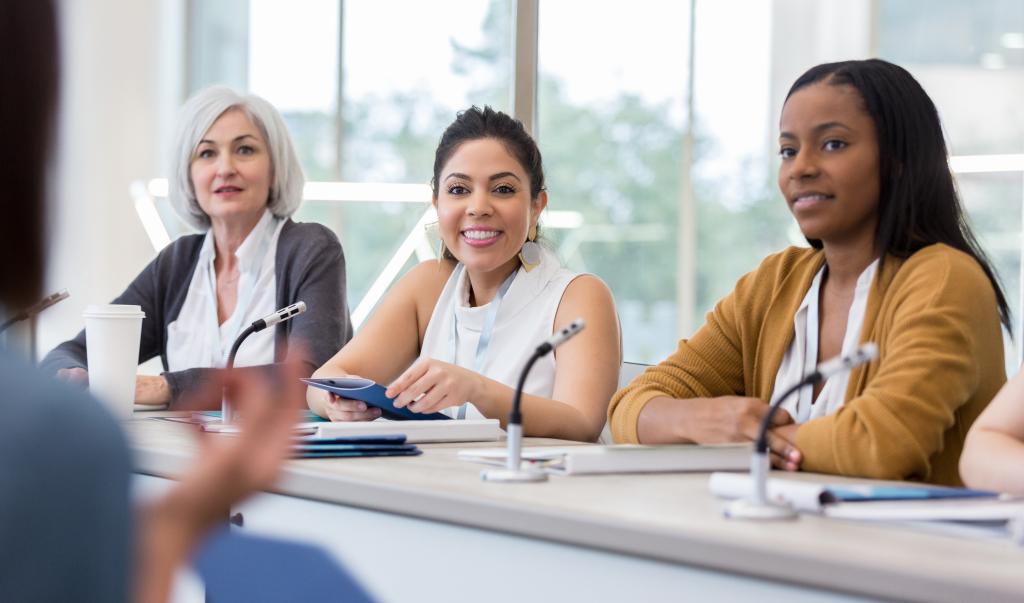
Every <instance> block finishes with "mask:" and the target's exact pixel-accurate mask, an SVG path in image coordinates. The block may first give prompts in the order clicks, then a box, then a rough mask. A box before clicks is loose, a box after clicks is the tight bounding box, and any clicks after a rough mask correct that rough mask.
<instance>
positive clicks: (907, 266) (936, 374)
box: [609, 60, 1009, 484]
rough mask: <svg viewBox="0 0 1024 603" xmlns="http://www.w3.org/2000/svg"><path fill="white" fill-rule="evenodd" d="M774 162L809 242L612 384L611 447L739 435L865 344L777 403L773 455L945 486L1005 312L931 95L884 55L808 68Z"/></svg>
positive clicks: (998, 347)
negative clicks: (637, 371)
mask: <svg viewBox="0 0 1024 603" xmlns="http://www.w3.org/2000/svg"><path fill="white" fill-rule="evenodd" d="M779 154H780V156H781V166H780V168H779V188H780V189H781V191H782V194H783V196H784V197H785V199H786V202H787V204H788V205H789V208H790V210H791V211H792V212H793V215H794V216H795V218H796V220H797V222H798V224H799V226H800V230H801V231H802V232H803V234H804V236H805V237H806V238H807V240H808V241H809V242H810V244H811V247H810V248H795V247H794V248H789V249H786V250H784V251H782V252H780V253H777V254H775V255H772V256H769V257H768V258H766V259H765V260H764V261H763V262H762V263H761V265H760V266H759V267H758V268H757V269H756V270H754V271H753V272H751V273H749V274H747V275H745V276H744V277H743V278H741V279H740V280H739V282H738V283H737V284H736V288H735V289H734V290H733V292H732V293H730V294H729V295H728V296H726V297H725V298H724V299H722V300H721V301H720V302H719V303H718V304H717V305H716V306H715V309H714V310H713V311H712V312H711V313H709V314H708V316H707V322H706V323H705V324H704V326H703V327H701V329H700V330H698V331H697V333H696V334H694V336H693V337H692V338H691V339H688V340H682V341H680V342H679V348H678V350H677V351H676V352H675V353H674V354H673V355H672V356H671V357H669V358H668V359H667V360H665V361H664V362H662V363H661V364H659V365H657V366H654V367H652V368H650V369H648V370H647V371H646V372H644V373H643V374H642V375H641V376H639V377H637V378H636V379H635V380H634V381H633V382H632V383H631V384H630V385H629V386H627V387H626V388H625V389H623V390H621V391H619V392H618V393H616V394H615V396H614V397H613V398H612V402H611V406H610V408H609V420H610V423H611V427H612V432H613V434H614V436H615V439H616V441H618V442H642V443H652V444H653V443H670V442H695V443H716V442H740V441H749V440H753V439H755V437H756V434H757V431H758V427H759V425H760V422H761V418H762V417H763V416H764V414H765V412H766V411H767V408H768V401H769V400H772V399H773V395H774V393H776V392H781V391H784V390H785V389H787V388H789V387H790V386H792V385H794V384H795V383H797V382H798V381H799V380H800V378H801V377H802V376H803V375H804V374H806V373H807V372H808V371H809V370H813V368H814V366H815V365H816V364H817V363H819V362H821V361H823V360H826V359H828V358H831V357H833V356H836V355H838V354H840V353H849V352H851V351H853V350H854V349H855V348H856V347H857V346H858V345H859V344H860V343H862V342H868V341H872V342H875V343H876V344H877V345H878V347H879V349H880V356H879V358H878V359H877V360H876V361H874V362H872V363H870V364H868V365H866V366H862V367H860V368H858V369H855V370H854V371H852V372H850V373H849V374H844V375H838V376H834V377H832V378H830V379H829V380H827V381H826V382H824V383H823V384H818V385H816V386H813V387H810V386H809V387H806V388H804V391H801V392H800V393H799V395H794V396H791V397H790V398H789V399H788V400H787V401H786V402H785V403H784V404H783V406H782V408H781V409H780V411H779V412H778V414H777V415H776V420H775V423H774V427H773V429H772V430H771V432H770V434H769V446H770V447H771V452H772V461H773V464H774V465H775V466H776V467H780V468H785V469H788V470H794V471H795V470H797V469H803V470H806V471H815V472H821V473H835V474H841V475H848V476H859V477H871V478H882V479H913V480H921V481H926V482H933V483H939V484H959V483H960V476H959V473H958V471H957V462H958V459H959V456H960V451H961V449H962V447H963V442H964V437H965V436H966V433H967V430H968V428H970V426H971V423H972V422H973V421H974V419H975V418H976V417H977V416H978V414H979V413H981V411H982V409H984V408H985V406H986V405H987V404H988V402H989V400H991V399H992V397H993V396H994V395H995V394H996V392H997V391H999V388H1000V387H1001V386H1002V384H1003V383H1004V382H1005V381H1006V375H1005V371H1004V368H1003V344H1002V334H1001V330H1000V320H1002V322H1003V324H1008V321H1009V310H1008V307H1007V303H1006V299H1005V297H1004V295H1003V292H1002V289H1001V287H1000V285H999V282H998V280H997V278H996V275H995V273H994V271H993V270H992V268H991V266H990V265H989V262H988V260H987V259H986V257H985V255H984V253H983V252H982V251H981V249H980V247H979V245H978V243H977V242H976V240H975V238H974V236H973V234H972V233H971V230H970V228H969V227H968V224H967V222H966V219H965V217H964V214H963V210H962V209H961V207H960V202H959V199H958V196H957V192H956V187H955V184H954V182H953V177H952V174H951V173H950V171H949V166H948V158H947V153H946V145H945V142H944V140H943V135H942V126H941V124H940V122H939V117H938V112H937V111H936V109H935V105H934V104H933V103H932V101H931V99H930V98H928V95H927V94H926V93H925V91H924V90H923V89H922V88H921V86H920V85H919V84H918V83H917V81H916V80H914V78H913V77H912V76H911V75H910V74H909V73H908V72H907V71H905V70H904V69H902V68H900V67H898V66H896V65H893V64H891V63H887V62H885V61H881V60H867V61H847V62H842V63H830V64H825V65H819V66H817V67H814V68H812V69H811V70H809V71H808V72H806V73H805V74H804V75H802V76H801V77H800V78H799V79H798V80H797V81H796V83H794V84H793V87H792V88H791V89H790V91H789V94H788V96H787V98H786V102H785V105H784V106H783V109H782V116H781V120H780V135H779Z"/></svg>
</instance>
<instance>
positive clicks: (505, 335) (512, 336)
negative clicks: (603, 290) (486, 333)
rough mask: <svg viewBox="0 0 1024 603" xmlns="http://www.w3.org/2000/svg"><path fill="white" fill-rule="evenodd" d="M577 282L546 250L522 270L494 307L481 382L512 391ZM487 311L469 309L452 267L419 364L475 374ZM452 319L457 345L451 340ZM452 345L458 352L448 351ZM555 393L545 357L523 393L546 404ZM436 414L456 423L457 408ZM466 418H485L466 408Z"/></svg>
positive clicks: (464, 286)
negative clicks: (530, 267) (447, 365)
mask: <svg viewBox="0 0 1024 603" xmlns="http://www.w3.org/2000/svg"><path fill="white" fill-rule="evenodd" d="M577 276H580V275H579V274H575V273H573V272H570V271H569V270H567V269H565V268H563V267H562V265H561V264H560V263H559V261H558V258H557V257H555V254H554V253H552V252H551V251H549V250H547V249H542V252H541V263H540V265H539V266H537V267H536V268H534V269H533V270H531V271H530V272H527V271H526V270H524V269H523V268H522V267H520V268H519V269H518V271H517V272H516V274H515V277H514V278H513V280H512V284H511V286H510V287H509V289H508V291H507V292H506V293H505V296H504V298H503V299H502V300H501V302H500V304H499V306H498V314H497V317H496V319H495V321H494V330H493V331H492V333H491V339H490V343H489V344H488V345H487V349H486V350H485V353H484V355H483V365H482V368H481V370H480V371H479V372H480V373H481V374H483V376H485V377H487V378H489V379H494V380H495V381H498V382H499V383H503V384H505V385H507V386H509V387H511V388H515V386H516V384H517V382H518V381H519V374H520V373H521V372H522V370H523V366H524V365H525V364H526V360H527V359H528V358H529V357H530V354H532V353H533V351H534V350H536V349H537V346H538V345H540V344H541V343H543V342H544V340H545V339H547V338H549V337H551V334H552V333H553V332H554V330H555V324H554V322H555V313H556V312H557V311H558V304H559V303H560V302H561V301H562V294H563V293H564V292H565V288H566V287H568V286H569V283H571V282H572V281H573V279H575V278H576V277H577ZM491 303H495V302H493V301H492V302H491ZM490 305H491V304H487V305H484V306H479V307H476V308H471V307H470V306H469V278H468V276H467V275H466V271H465V270H463V269H462V266H461V264H460V265H459V266H458V267H456V269H455V271H454V272H452V275H451V277H449V278H448V282H447V283H445V286H444V290H443V291H441V297H440V298H438V300H437V305H436V306H435V307H434V313H433V314H432V315H431V316H430V322H429V323H427V332H426V334H425V335H424V337H423V347H422V348H421V350H420V358H434V359H436V360H441V361H443V362H450V363H452V364H456V365H458V366H461V367H463V368H468V369H470V370H474V365H475V364H476V355H477V344H478V343H479V342H480V334H481V331H482V330H483V327H484V321H485V318H486V314H487V311H488V308H489V307H490ZM456 315H457V318H458V320H457V322H455V324H456V325H457V328H458V337H457V342H456V341H454V339H456V338H454V337H453V336H452V323H453V322H454V321H455V319H456ZM559 326H561V325H559ZM456 344H457V348H458V349H456V350H453V347H456ZM453 352H454V354H453ZM453 355H454V358H453ZM554 388H555V355H554V354H548V355H547V356H545V357H544V358H541V359H540V360H538V361H537V362H536V363H535V364H534V365H533V369H532V370H531V371H530V375H529V377H527V379H526V383H525V385H524V387H523V392H524V393H526V394H530V395H533V396H541V397H544V398H550V397H551V396H552V395H553V394H554ZM467 402H471V401H467ZM441 412H443V413H444V414H446V415H448V416H451V417H457V416H458V412H459V407H457V406H455V407H451V408H446V409H444V410H443V411H441ZM465 418H467V419H480V418H484V416H483V414H481V413H480V411H479V410H477V408H476V407H475V406H474V405H473V404H471V403H470V404H467V410H466V415H465Z"/></svg>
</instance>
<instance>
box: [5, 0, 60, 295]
mask: <svg viewBox="0 0 1024 603" xmlns="http://www.w3.org/2000/svg"><path fill="white" fill-rule="evenodd" d="M56 21H57V19H56V10H55V8H54V5H53V2H52V1H51V0H39V1H37V0H13V1H10V2H4V7H3V10H0V55H2V56H3V57H4V58H3V59H2V60H0V83H2V85H3V89H4V93H3V94H0V124H2V126H0V129H2V131H3V133H4V138H5V144H3V145H0V182H3V194H4V200H5V201H6V202H5V203H4V210H3V211H4V217H3V219H2V220H0V257H3V258H4V261H3V262H0V304H4V305H6V306H7V311H9V312H15V311H17V310H20V309H21V308H22V307H23V306H26V305H28V304H30V303H32V302H34V301H36V298H38V297H39V290H40V288H41V286H42V280H43V271H44V268H45V260H44V252H43V250H44V247H43V246H44V236H43V235H44V223H45V217H46V213H45V201H46V186H45V185H46V179H45V172H46V168H47V158H48V157H49V152H50V146H51V143H52V142H53V135H54V127H55V120H54V115H55V112H56V107H57V75H58V73H57V69H58V67H57V28H56Z"/></svg>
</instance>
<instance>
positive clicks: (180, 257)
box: [41, 219, 352, 407]
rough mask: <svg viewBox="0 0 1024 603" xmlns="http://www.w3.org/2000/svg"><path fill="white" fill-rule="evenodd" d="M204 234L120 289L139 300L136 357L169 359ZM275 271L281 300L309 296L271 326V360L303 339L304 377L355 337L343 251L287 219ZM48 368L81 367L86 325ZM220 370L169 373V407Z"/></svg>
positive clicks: (163, 255) (315, 227)
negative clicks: (172, 330)
mask: <svg viewBox="0 0 1024 603" xmlns="http://www.w3.org/2000/svg"><path fill="white" fill-rule="evenodd" d="M203 237H204V235H202V234H196V235H188V236H184V237H181V238H179V239H177V240H176V241H174V242H173V243H171V244H170V245H168V246H167V247H166V248H165V249H164V250H163V251H161V252H160V254H159V255H157V257H156V259H154V260H153V261H152V262H150V263H149V265H148V266H146V268H145V269H144V270H143V271H142V272H141V273H140V274H139V275H138V276H137V277H135V280H134V281H132V283H131V284H130V285H128V288H127V289H125V291H124V292H123V293H122V294H121V295H119V296H117V298H116V299H114V301H113V302H111V303H115V304H132V305H138V306H141V307H142V311H143V312H145V313H146V318H145V319H144V320H143V321H142V339H141V342H140V345H139V362H140V363H142V362H145V361H146V360H149V359H150V358H153V357H154V356H160V359H161V360H162V361H163V366H164V371H168V366H167V326H168V325H169V324H171V323H172V322H174V321H175V320H176V319H177V318H178V313H179V312H181V307H182V306H183V305H184V303H185V296H186V295H187V293H188V287H189V284H190V283H191V282H192V274H193V273H194V272H195V269H196V265H197V264H198V263H199V251H200V250H201V249H202V246H203ZM274 270H275V273H276V277H277V298H276V299H277V307H278V308H282V307H284V306H287V305H289V304H292V303H295V302H297V301H300V300H301V301H304V302H306V305H307V306H308V310H307V311H306V312H305V313H304V314H301V315H299V316H297V317H296V318H293V319H292V320H289V321H287V322H283V323H279V324H278V325H277V326H276V327H275V329H276V332H275V333H274V361H275V362H281V361H283V360H284V359H285V358H286V357H288V342H289V340H294V341H301V342H302V345H303V347H304V348H305V350H304V354H303V356H302V358H301V361H302V366H303V373H304V375H303V376H309V375H310V374H312V373H313V371H314V370H316V369H317V368H318V367H319V366H320V365H322V364H323V363H325V362H326V361H327V360H328V359H329V358H330V357H331V356H332V355H333V354H334V353H335V352H337V351H338V350H339V349H341V346H343V345H344V344H345V343H347V342H348V340H349V339H351V338H352V323H351V320H350V319H349V312H348V304H347V303H346V301H345V256H344V254H343V253H342V250H341V244H340V243H339V242H338V238H337V237H336V236H335V235H334V233H333V232H331V231H330V230H329V229H327V228H326V227H325V226H323V225H321V224H314V223H297V222H293V221H291V220H290V219H289V220H287V221H286V222H285V224H284V226H283V227H282V228H281V236H280V238H279V239H278V243H277V255H276V258H275V264H274ZM41 367H42V369H43V371H44V372H46V373H49V374H53V373H56V372H57V370H58V369H62V368H72V367H81V368H85V369H88V366H87V363H86V341H85V331H84V330H83V331H81V332H79V333H78V335H77V336H76V337H75V338H74V339H72V340H69V341H65V342H64V343H62V344H60V345H58V346H57V347H56V348H54V349H53V351H51V352H50V353H49V354H47V355H46V357H45V358H43V361H42V363H41ZM218 371H219V369H211V368H201V367H197V368H191V369H186V370H182V371H174V372H164V373H163V376H164V377H165V378H166V379H167V383H168V384H169V385H170V389H171V406H172V407H173V406H174V404H175V403H176V402H177V401H178V400H180V399H181V397H182V396H183V395H185V394H188V393H189V392H193V391H195V390H196V389H197V388H198V387H200V386H201V385H202V384H203V383H206V382H207V381H209V380H211V379H215V378H216V377H217V373H218Z"/></svg>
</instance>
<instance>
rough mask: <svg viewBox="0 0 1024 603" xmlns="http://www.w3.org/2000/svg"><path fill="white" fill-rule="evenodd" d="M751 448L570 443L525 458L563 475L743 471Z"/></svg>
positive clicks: (495, 457) (481, 452) (497, 461)
mask: <svg viewBox="0 0 1024 603" xmlns="http://www.w3.org/2000/svg"><path fill="white" fill-rule="evenodd" d="M750 450H751V448H750V445H749V444H721V445H710V446H697V445H690V444H683V445H673V446H636V445H617V446H566V447H564V448H526V449H524V450H523V459H524V460H525V461H528V462H533V463H536V464H538V465H540V466H542V467H543V468H544V470H546V471H548V472H550V473H554V474H559V475H584V474H598V473H671V472H688V471H743V470H746V469H747V468H748V467H749V466H750ZM505 453H506V450H505V449H504V448H479V449H469V450H460V451H459V454H458V457H459V458H460V459H462V460H466V461H475V462H480V463H487V464H492V465H504V464H505Z"/></svg>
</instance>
